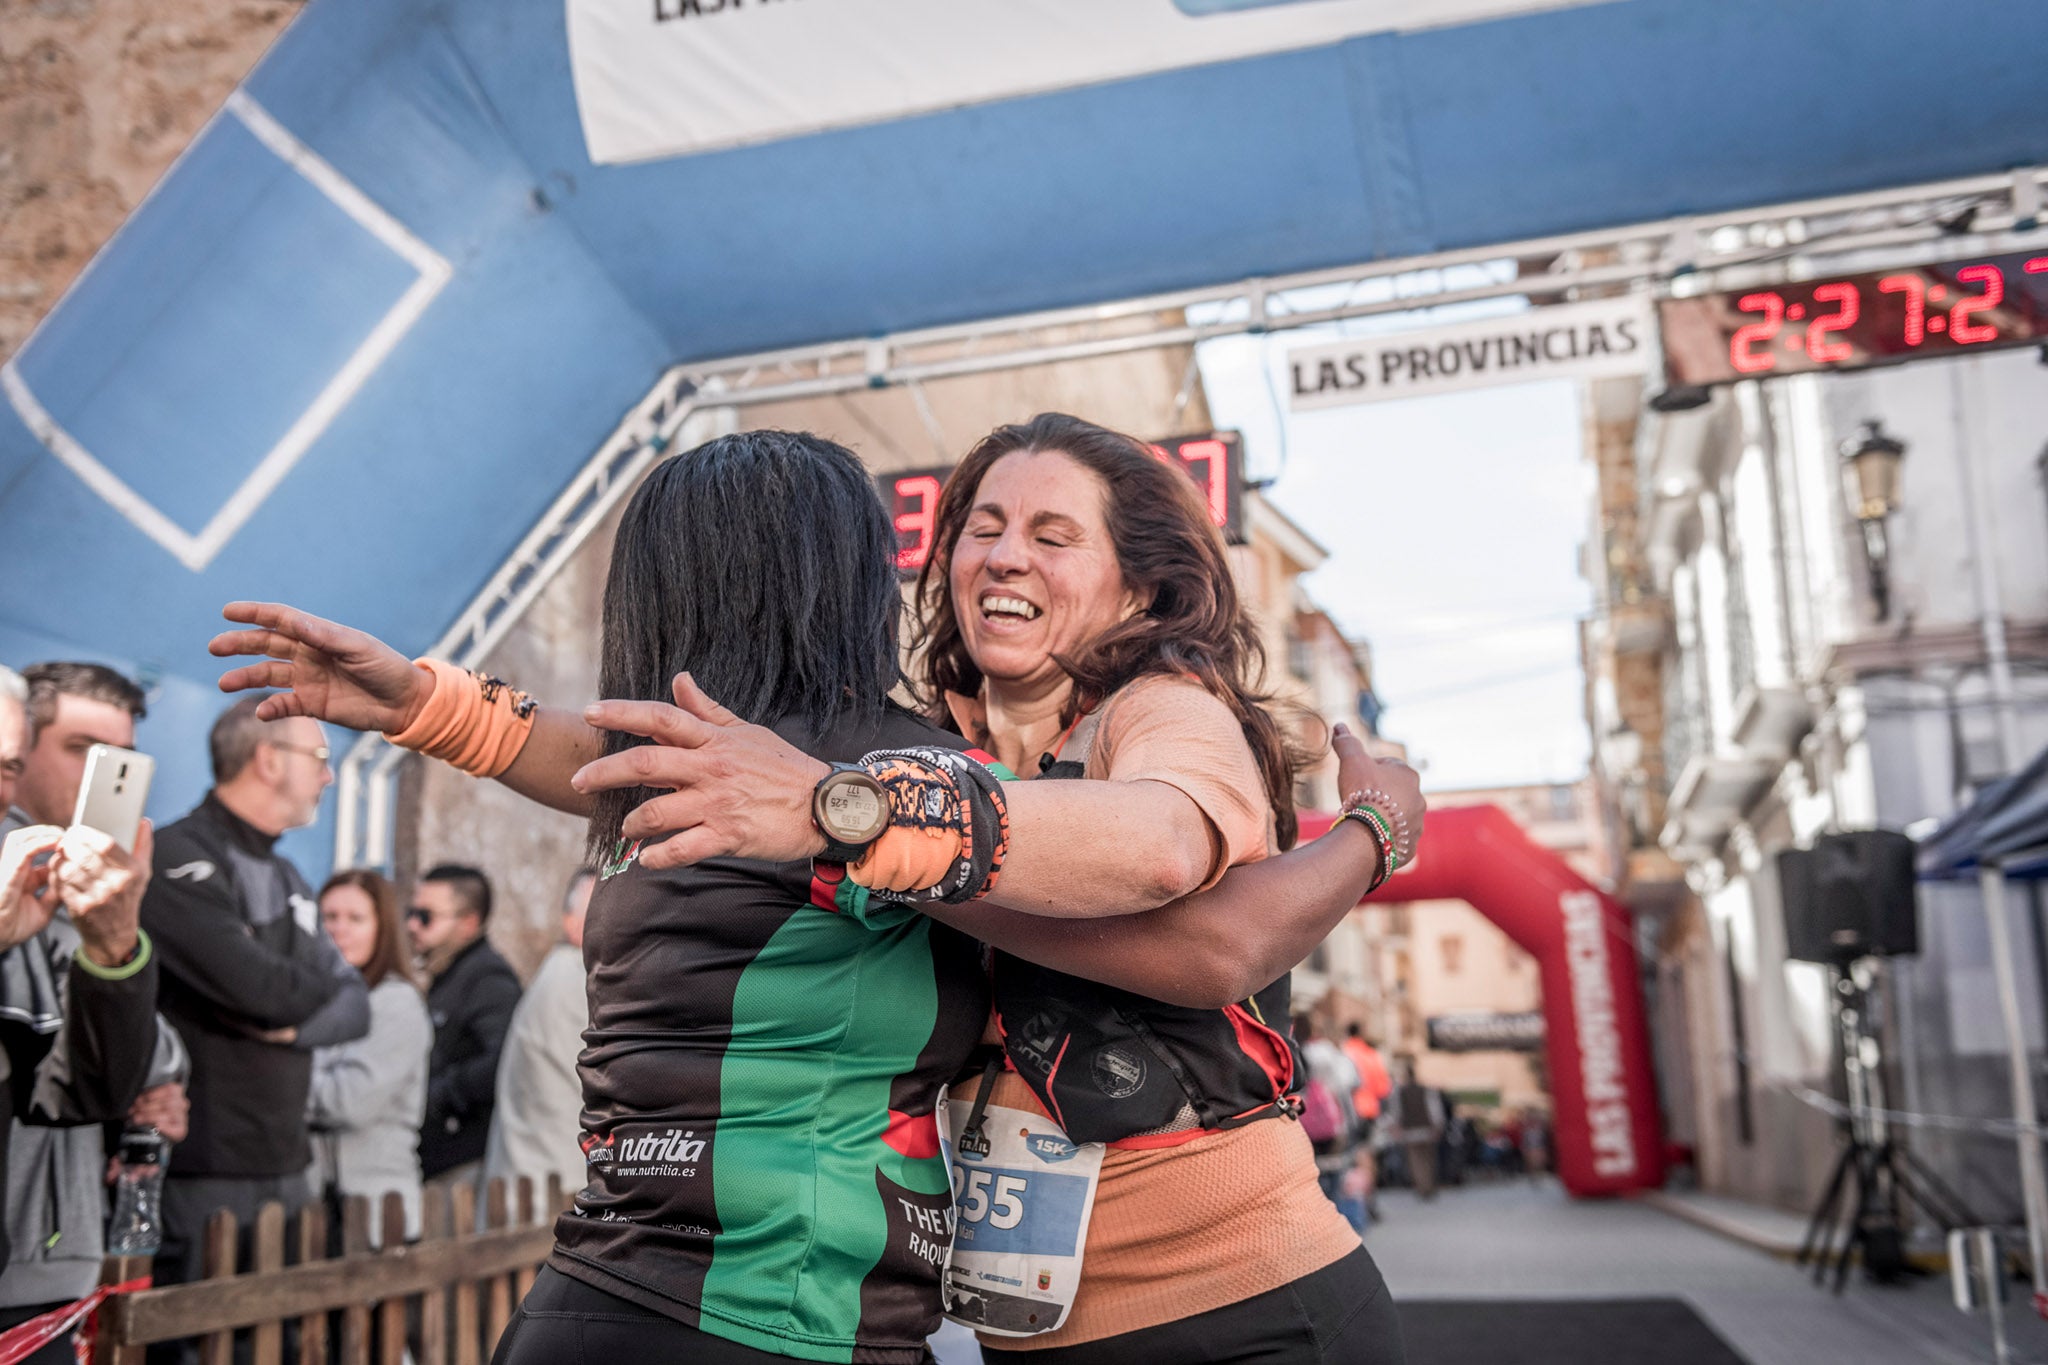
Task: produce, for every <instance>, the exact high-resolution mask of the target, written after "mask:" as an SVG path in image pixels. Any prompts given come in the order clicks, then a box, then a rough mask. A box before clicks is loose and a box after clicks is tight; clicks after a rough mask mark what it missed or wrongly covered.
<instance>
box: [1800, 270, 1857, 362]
mask: <svg viewBox="0 0 2048 1365" xmlns="http://www.w3.org/2000/svg"><path fill="white" fill-rule="evenodd" d="M1813 301H1814V302H1815V303H1832V304H1837V305H1839V307H1837V308H1836V310H1835V315H1834V316H1833V317H1831V318H1830V317H1817V318H1815V319H1814V320H1813V323H1812V325H1811V326H1809V327H1808V328H1807V329H1806V353H1807V355H1809V356H1811V357H1813V363H1814V364H1816V365H1829V364H1833V363H1834V362H1835V361H1837V360H1847V359H1848V358H1849V357H1850V356H1852V355H1855V354H1856V348H1855V347H1854V346H1851V345H1850V344H1849V343H1848V342H1846V341H1830V340H1828V333H1830V332H1840V331H1843V330H1846V329H1847V328H1850V327H1853V326H1855V325H1856V319H1857V318H1858V317H1860V316H1861V315H1862V313H1863V294H1862V292H1861V291H1860V290H1858V289H1857V288H1856V286H1855V285H1853V284H1824V285H1821V286H1820V287H1819V288H1818V289H1815V290H1814V291H1813Z"/></svg>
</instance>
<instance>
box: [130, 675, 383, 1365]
mask: <svg viewBox="0 0 2048 1365" xmlns="http://www.w3.org/2000/svg"><path fill="white" fill-rule="evenodd" d="M261 701H262V698H261V697H254V696H252V697H247V698H245V699H243V700H241V701H238V702H236V703H235V704H234V705H233V706H230V707H229V708H228V709H227V710H226V711H224V712H223V713H222V714H221V716H220V718H219V719H218V720H217V721H215V722H214V726H213V730H212V732H211V734H210V735H209V736H208V748H209V750H210V754H211V758H212V762H213V778H214V782H213V790H211V791H209V792H208V793H207V794H206V797H205V799H204V800H203V801H201V802H200V803H199V806H198V808H197V809H196V810H194V811H193V812H192V813H191V814H189V815H187V816H185V817H184V818H183V819H181V820H179V821H177V822H176V823H174V824H170V825H166V826H165V827H164V828H163V829H162V830H160V831H158V833H157V839H156V876H155V877H154V878H153V879H152V880H151V882H150V885H149V893H148V895H146V896H145V897H144V898H143V903H142V924H143V927H144V928H145V929H147V930H148V931H149V933H150V936H151V938H152V939H153V940H154V941H155V943H156V947H157V952H158V954H159V956H160V957H161V959H162V962H163V1006H162V1008H163V1012H164V1015H165V1017H166V1018H168V1019H169V1020H171V1022H172V1023H173V1024H175V1025H176V1026H177V1028H178V1030H179V1032H180V1033H182V1034H183V1035H184V1037H185V1041H186V1044H187V1045H188V1046H189V1047H190V1048H191V1049H192V1132H191V1136H190V1137H189V1138H188V1139H187V1140H186V1141H185V1142H184V1143H183V1144H181V1145H180V1146H179V1147H178V1148H177V1149H176V1150H175V1151H173V1152H172V1153H171V1160H170V1169H169V1171H168V1173H167V1177H166V1179H165V1181H164V1243H163V1248H162V1250H161V1251H159V1252H158V1254H157V1262H156V1277H157V1283H158V1284H178V1283H182V1282H184V1281H186V1280H192V1279H197V1278H198V1277H199V1274H200V1257H201V1243H202V1233H203V1231H204V1228H205V1224H206V1220H207V1218H209V1217H210V1216H212V1214H213V1213H214V1211H215V1210H217V1209H222V1208H226V1209H232V1210H233V1211H234V1213H235V1216H236V1217H237V1218H238V1219H240V1220H241V1221H242V1223H243V1225H244V1226H247V1225H248V1223H249V1221H250V1220H252V1219H253V1218H254V1217H255V1215H256V1210H257V1208H258V1207H259V1206H261V1205H262V1204H264V1203H266V1202H269V1201H272V1200H275V1201H277V1202H279V1203H281V1204H283V1205H284V1206H285V1208H286V1210H287V1211H290V1210H292V1209H295V1208H298V1207H299V1206H301V1205H303V1204H305V1203H307V1202H308V1201H309V1200H310V1199H311V1197H312V1190H311V1187H310V1186H309V1184H308V1182H307V1180H306V1170H307V1167H308V1166H309V1165H310V1164H311V1162H312V1148H311V1145H310V1139H309V1137H308V1133H307V1126H306V1096H307V1093H308V1091H309V1090H310V1088H311V1085H312V1071H313V1056H312V1053H313V1049H314V1048H317V1047H325V1046H328V1045H330V1044H334V1043H343V1042H348V1041H350V1040H352V1039H355V1038H360V1037H362V1036H363V1035H364V1034H365V1033H367V1032H368V1031H369V1027H370V999H369V991H368V988H366V987H365V986H364V985H363V979H362V977H361V976H359V975H357V973H356V970H355V968H353V967H351V966H349V965H348V963H347V961H345V960H344V959H343V958H342V956H341V952H340V950H339V949H337V948H336V947H335V946H334V943H333V940H331V939H329V938H328V937H327V935H326V933H325V931H324V930H323V929H322V928H321V926H320V913H319V907H318V906H317V905H316V904H315V903H314V899H313V893H312V890H311V889H310V888H309V887H308V886H307V885H306V881H305V879H304V878H303V877H301V876H300V875H299V870H298V869H297V868H296V867H294V866H292V863H291V861H290V860H289V859H287V858H286V857H284V855H282V854H281V853H279V852H278V851H277V841H278V839H279V838H280V837H281V836H282V835H283V834H284V833H285V831H287V830H292V829H298V828H300V827H302V826H305V825H310V824H312V823H313V820H314V817H315V816H316V815H317V814H318V813H319V809H320V798H321V794H322V793H323V792H325V791H326V789H327V787H328V786H329V784H331V783H332V782H333V781H334V770H333V769H332V768H331V767H330V766H329V764H328V751H327V741H326V734H325V732H324V731H322V729H321V728H320V723H319V722H318V721H315V720H312V719H309V718H307V717H304V716H294V717H290V718H288V719H285V720H278V721H262V720H258V719H257V718H256V708H257V706H258V704H259V703H260V702H261ZM187 1345H189V1343H172V1344H167V1345H166V1346H164V1347H161V1348H152V1349H151V1352H150V1355H151V1358H152V1359H167V1358H183V1357H185V1356H188V1355H194V1354H196V1347H194V1348H193V1349H192V1351H189V1352H188V1351H186V1350H185V1346H187Z"/></svg>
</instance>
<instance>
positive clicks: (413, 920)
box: [405, 863, 519, 1184]
mask: <svg viewBox="0 0 2048 1365" xmlns="http://www.w3.org/2000/svg"><path fill="white" fill-rule="evenodd" d="M490 919H491V883H490V880H489V879H488V878H486V877H485V876H484V874H483V873H481V872H479V871H478V870H477V869H475V868H473V867H464V866H462V865H460V864H458V863H443V864H441V865H440V866H438V867H433V868H429V869H428V870H427V874H426V875H425V876H424V877H421V878H420V882H419V885H418V886H416V887H414V888H413V893H412V906H411V908H410V909H408V910H407V911H406V912H405V927H406V931H407V932H408V933H409V934H411V935H412V946H413V948H414V950H415V951H416V952H417V953H418V954H419V958H420V965H421V966H422V967H423V968H425V969H426V972H427V975H428V977H429V978H430V979H431V980H432V982H433V984H432V985H430V986H429V987H428V988H427V1013H428V1014H429V1015H430V1016H432V1018H433V1021H434V1052H433V1056H432V1058H431V1059H430V1060H429V1061H428V1063H427V1117H426V1120H425V1122H424V1123H423V1124H422V1125H421V1127H420V1173H421V1174H422V1175H424V1176H425V1177H426V1178H427V1179H429V1180H441V1181H443V1182H444V1183H447V1184H459V1183H461V1182H463V1181H471V1182H473V1181H475V1180H476V1178H477V1176H478V1175H479V1174H480V1173H481V1172H482V1170H483V1159H484V1146H485V1143H486V1141H487V1139H488V1138H489V1136H490V1131H491V1106H492V1102H493V1099H494V1098H495V1093H496V1089H497V1083H498V1056H499V1054H500V1053H501V1052H503V1051H504V1047H505V1034H506V1031H507V1030H508V1029H510V1028H511V1026H512V1011H513V1008H514V1007H515V1006H517V1005H518V1003H519V978H518V977H517V976H515V975H513V973H512V969H511V968H510V967H509V966H507V965H506V964H505V959H504V958H502V957H499V956H498V951H497V949H495V948H493V947H491V945H490V944H489V943H488V942H487V941H485V939H484V927H485V926H486V925H487V924H489V923H490Z"/></svg>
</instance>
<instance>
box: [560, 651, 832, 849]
mask: <svg viewBox="0 0 2048 1365" xmlns="http://www.w3.org/2000/svg"><path fill="white" fill-rule="evenodd" d="M672 690H673V693H674V696H675V705H674V706H670V705H668V704H667V703H666V702H658V701H601V702H597V703H595V704H594V705H592V706H590V707H588V708H587V709H585V711H584V712H583V719H584V720H585V721H587V722H588V723H589V724H590V725H592V726H594V727H596V728H597V729H600V730H616V731H619V732H621V733H624V734H630V735H640V736H642V737H644V738H646V739H650V740H652V741H653V743H651V744H637V745H634V746H633V747H632V748H630V749H623V750H621V751H619V752H618V753H615V754H608V755H606V756H605V757H603V758H600V759H598V760H596V761H595V762H592V763H587V764H585V765H584V766H583V768H582V769H580V770H579V771H578V772H577V773H576V775H575V776H574V777H572V778H571V779H570V780H569V783H570V785H571V786H573V787H574V788H575V789H576V790H577V791H579V792H583V793H585V794H586V795H588V794H591V793H595V792H601V791H615V790H619V789H621V788H634V787H653V788H658V789H664V790H663V794H662V795H660V796H656V797H652V798H650V799H649V800H646V801H643V802H642V803H641V804H640V805H638V806H636V807H634V808H633V810H632V811H630V812H628V814H627V816H626V820H625V824H624V826H623V827H622V828H621V830H620V833H621V834H622V835H623V836H624V837H625V838H626V839H627V840H628V841H629V842H631V841H636V840H637V841H640V843H641V849H640V865H641V866H642V867H646V868H650V869H653V870H657V871H658V870H660V869H662V868H670V867H684V866H688V865H689V864H692V863H699V862H702V861H704V860H705V859H706V858H759V859H762V860H764V861H768V862H790V861H793V860H795V859H798V858H809V857H813V856H815V855H816V854H818V853H820V852H822V851H823V850H824V847H825V837H824V835H822V834H820V833H819V832H818V829H817V826H816V825H815V824H813V823H812V821H811V792H812V789H813V788H815V787H816V786H817V785H818V782H819V780H820V779H821V778H823V777H824V776H825V774H826V773H827V772H829V771H830V769H829V768H827V767H826V765H825V764H824V763H822V762H820V761H819V760H817V759H815V758H812V757H811V756H810V755H809V754H806V753H804V752H803V751H802V750H801V749H798V748H797V747H796V746H795V745H792V744H790V743H789V742H788V741H786V740H784V739H783V738H782V737H781V736H779V735H777V734H776V733H775V732H774V731H773V730H769V729H767V728H766V727H764V726H760V725H749V724H748V723H747V722H745V721H743V720H741V719H740V718H739V717H738V716H736V715H734V714H733V713H732V712H731V711H729V710H727V709H726V708H725V707H723V706H720V705H719V704H718V703H717V702H715V701H713V700H712V699H711V698H709V697H707V696H705V695H704V692H703V690H702V689H700V688H699V687H698V686H697V684H696V683H695V681H693V680H692V679H691V677H690V675H689V674H687V673H678V674H677V675H676V678H675V682H674V684H673V689H672ZM663 835H666V836H667V837H665V838H660V837H659V836H663ZM657 838H659V842H656V840H657Z"/></svg>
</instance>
